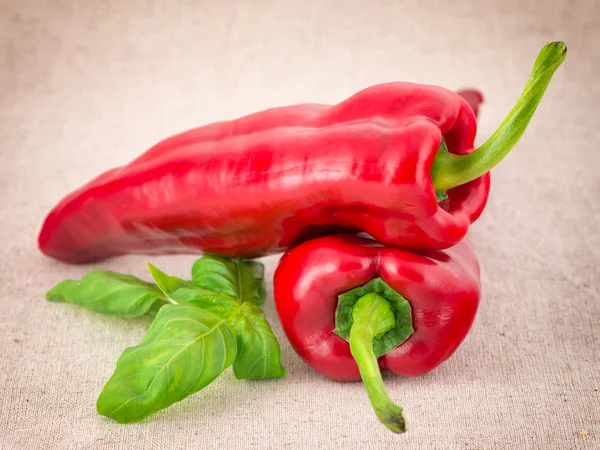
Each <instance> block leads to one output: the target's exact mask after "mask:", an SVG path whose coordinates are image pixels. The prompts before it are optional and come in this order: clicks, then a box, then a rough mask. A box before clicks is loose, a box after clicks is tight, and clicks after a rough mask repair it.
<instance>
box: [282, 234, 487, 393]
mask: <svg viewBox="0 0 600 450" xmlns="http://www.w3.org/2000/svg"><path fill="white" fill-rule="evenodd" d="M377 277H381V278H382V279H383V281H384V282H386V283H387V284H388V285H389V286H390V287H391V288H393V289H394V290H395V291H396V292H398V293H399V294H401V295H402V296H403V297H404V298H406V299H407V300H408V302H409V303H410V306H411V309H412V314H411V315H412V322H413V328H414V332H413V334H412V335H410V337H409V338H408V339H407V340H406V341H404V342H403V343H402V344H400V345H399V346H398V347H396V348H395V349H393V350H391V351H390V352H388V353H386V354H385V355H383V356H381V357H380V358H379V359H378V362H379V367H380V368H381V369H382V370H389V371H391V372H393V373H395V374H398V375H403V376H417V375H423V374H425V373H427V372H429V371H431V370H433V369H434V368H435V367H437V366H438V365H439V364H441V363H442V362H444V361H445V360H446V359H448V358H449V357H450V356H451V355H452V354H453V353H454V351H455V350H456V349H457V348H458V346H459V345H460V344H461V342H462V341H463V340H464V338H465V337H466V335H467V333H468V331H469V329H470V327H471V325H472V323H473V320H474V318H475V314H476V312H477V308H478V305H479V298H480V276H479V264H478V262H477V259H476V257H475V254H474V253H473V250H472V248H471V246H470V244H469V243H468V241H467V240H466V239H464V240H462V241H461V242H460V243H459V244H457V245H456V246H454V247H452V248H449V249H446V250H443V251H426V252H421V253H412V252H409V251H407V250H401V249H395V248H388V247H384V246H382V245H380V244H378V243H376V242H375V241H373V240H372V239H368V238H363V237H360V236H354V235H337V236H336V235H332V236H326V237H321V238H317V239H313V240H310V241H307V242H305V243H303V244H302V245H300V246H298V247H295V248H293V249H291V250H290V251H288V252H287V253H285V254H284V256H283V257H282V258H281V261H280V263H279V265H278V267H277V270H276V271H275V276H274V295H275V304H276V307H277V313H278V315H279V318H280V321H281V325H282V327H283V330H284V332H285V334H286V336H287V337H288V339H289V341H290V343H291V345H292V347H293V348H294V350H295V351H296V353H297V354H298V355H299V356H300V357H301V358H302V359H303V360H304V361H306V362H307V363H308V364H309V365H310V366H311V367H312V368H313V369H315V370H316V371H317V372H319V373H321V374H323V375H325V376H326V377H328V378H331V379H333V380H339V381H355V380H360V379H361V375H360V373H359V368H358V366H357V363H356V361H355V359H354V357H353V355H352V353H351V351H350V345H349V344H348V342H347V341H346V340H344V339H342V338H341V337H340V336H338V335H337V334H335V333H334V332H333V330H334V328H335V311H336V307H337V305H338V295H340V294H343V293H345V292H347V291H350V290H352V289H354V288H356V287H358V286H361V285H364V284H365V283H367V282H369V281H370V280H372V279H374V278H377Z"/></svg>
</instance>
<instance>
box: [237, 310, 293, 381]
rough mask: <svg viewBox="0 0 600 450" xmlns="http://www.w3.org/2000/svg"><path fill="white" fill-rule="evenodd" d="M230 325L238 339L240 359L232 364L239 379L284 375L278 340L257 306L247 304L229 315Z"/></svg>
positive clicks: (238, 355)
mask: <svg viewBox="0 0 600 450" xmlns="http://www.w3.org/2000/svg"><path fill="white" fill-rule="evenodd" d="M229 324H230V325H231V328H232V329H233V332H234V333H235V338H236V342H237V358H236V360H235V362H234V363H233V374H234V375H235V377H236V378H237V379H240V380H242V379H246V380H261V379H264V378H280V377H283V376H285V369H284V368H283V366H282V365H281V350H280V348H279V342H277V338H276V337H275V335H274V334H273V330H272V329H271V327H270V326H269V322H268V321H267V319H266V318H265V317H264V315H263V313H262V311H261V310H260V308H259V307H258V306H255V305H253V304H252V303H249V302H246V303H244V304H243V305H242V307H241V308H240V313H239V314H235V315H233V316H231V317H230V319H229Z"/></svg>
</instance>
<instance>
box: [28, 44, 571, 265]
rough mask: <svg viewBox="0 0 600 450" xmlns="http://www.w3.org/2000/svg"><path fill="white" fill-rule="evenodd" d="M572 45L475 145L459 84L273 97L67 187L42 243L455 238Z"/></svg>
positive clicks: (172, 245) (250, 246)
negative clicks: (346, 235)
mask: <svg viewBox="0 0 600 450" xmlns="http://www.w3.org/2000/svg"><path fill="white" fill-rule="evenodd" d="M565 54H566V47H565V46H564V44H562V43H552V44H548V45H547V46H546V47H544V48H543V49H542V51H541V52H540V56H539V57H538V60H537V61H536V64H535V66H534V71H533V73H532V76H531V79H530V82H529V83H528V85H527V86H526V88H525V91H524V92H523V95H522V96H521V98H520V100H519V102H518V103H517V106H515V108H514V109H513V111H512V112H511V113H510V114H509V116H508V118H507V120H506V121H505V123H504V124H503V125H502V126H501V128H500V129H499V131H498V132H496V134H494V136H492V138H491V139H490V140H488V142H486V143H485V144H484V145H483V146H482V147H481V148H480V149H478V150H476V151H473V150H474V149H473V140H474V138H475V133H476V122H475V116H474V114H473V111H472V109H471V108H470V107H469V105H468V103H467V102H466V100H464V99H463V98H462V97H460V96H459V95H458V94H456V93H453V92H450V91H448V90H446V89H443V88H439V87H433V86H425V85H417V84H411V83H387V84H382V85H377V86H373V87H370V88H368V89H365V90H363V91H361V92H359V93H358V94H356V95H354V96H352V97H350V98H349V99H347V100H346V101H344V102H342V103H340V104H338V105H334V106H325V105H298V106H293V107H284V108H278V109H277V108H276V109H272V110H268V111H265V112H262V113H257V114H254V115H251V116H247V117H244V118H241V119H238V120H235V121H231V122H221V123H218V124H213V125H209V126H207V127H202V128H200V129H198V130H192V131H189V132H187V133H184V134H181V135H178V136H175V137H174V138H171V139H169V140H166V141H164V142H162V143H159V144H158V145H157V146H155V147H154V148H152V149H150V150H149V151H148V152H147V153H146V154H145V155H142V156H141V157H140V158H138V159H137V160H135V161H133V162H132V163H130V164H128V165H126V166H124V167H121V168H117V169H113V170H111V171H109V172H106V173H105V174H103V175H101V176H99V177H98V178H96V179H95V180H93V181H91V182H90V183H88V184H87V185H85V186H83V187H82V188H80V189H78V190H77V191H75V192H73V193H72V194H70V195H69V196H67V197H66V198H65V199H63V200H62V201H61V202H60V203H59V204H58V205H57V206H56V207H55V208H54V209H53V210H52V211H51V212H50V214H49V215H48V217H47V218H46V220H45V223H44V225H43V227H42V230H41V232H40V235H39V239H38V242H39V247H40V249H41V250H42V252H44V253H45V254H47V255H49V256H52V257H55V258H57V259H60V260H63V261H66V262H72V263H84V262H91V261H97V260H100V259H103V258H107V257H112V256H118V255H123V254H127V253H146V254H164V253H198V252H202V251H205V252H212V253H218V254H222V255H228V256H243V257H255V256H260V255H263V254H267V253H273V252H279V251H283V250H285V249H287V248H289V247H290V246H293V245H295V244H297V243H299V242H301V241H303V240H306V239H307V238H310V237H314V236H316V235H319V234H323V233H329V232H332V231H333V229H334V228H336V227H341V228H350V229H358V230H362V231H366V232H368V233H369V234H371V235H372V236H374V237H375V238H377V239H378V240H379V241H381V242H382V243H385V244H386V245H390V246H397V247H404V248H412V249H439V248H445V247H449V246H452V245H454V244H456V243H457V242H458V241H460V240H461V239H462V238H463V237H464V236H465V234H466V232H467V229H468V227H469V224H470V223H472V222H473V221H475V220H476V219H477V218H478V217H479V215H480V213H481V211H482V210H483V208H484V206H485V203H486V200H487V195H488V190H489V177H488V175H487V172H488V171H489V170H490V169H491V167H493V165H495V164H497V163H498V162H499V160H500V159H501V158H502V157H504V155H505V154H506V153H507V152H508V151H510V149H511V148H512V147H513V146H514V145H515V143H516V142H517V140H518V139H519V138H520V136H521V135H522V134H523V132H524V129H525V126H526V125H527V123H528V121H529V120H530V119H531V116H532V115H533V112H534V111H535V108H536V107H537V105H538V103H539V101H540V99H541V96H542V94H543V92H544V90H545V88H546V86H547V84H548V83H549V81H550V78H551V76H552V74H553V72H554V71H555V70H556V68H557V67H558V66H559V65H560V63H561V62H562V60H563V59H564V56H565ZM467 154H469V155H467ZM446 196H447V197H448V198H447V199H445V200H442V201H438V200H439V199H443V198H445V197H446Z"/></svg>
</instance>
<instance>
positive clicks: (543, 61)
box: [431, 42, 567, 191]
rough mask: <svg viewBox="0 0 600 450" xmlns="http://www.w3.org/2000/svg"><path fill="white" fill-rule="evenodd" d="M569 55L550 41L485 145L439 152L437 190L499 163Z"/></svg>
mask: <svg viewBox="0 0 600 450" xmlns="http://www.w3.org/2000/svg"><path fill="white" fill-rule="evenodd" d="M566 56H567V46H566V45H565V44H564V43H563V42H551V43H549V44H546V45H545V46H544V47H543V48H542V50H541V51H540V53H539V55H538V57H537V59H536V61H535V64H534V65H533V70H532V72H531V75H530V77H529V81H528V82H527V85H525V89H524V90H523V93H522V94H521V97H520V98H519V100H518V101H517V104H516V105H515V107H514V108H513V109H512V111H511V112H510V113H509V114H508V116H507V117H506V119H504V122H502V124H501V125H500V127H499V128H498V129H497V130H496V132H495V133H494V134H493V135H492V137H490V138H489V139H488V140H487V142H486V143H485V144H483V145H482V146H481V147H479V148H478V149H477V150H475V151H474V152H472V153H470V154H468V155H454V154H451V153H449V152H447V151H443V150H442V151H438V153H437V155H436V158H435V160H434V162H433V166H432V168H431V178H432V180H433V186H434V187H435V189H436V191H446V190H448V189H452V188H453V187H456V186H460V185H462V184H465V183H467V182H469V181H471V180H474V179H475V178H478V177H480V176H481V175H483V174H485V173H486V172H488V171H489V170H491V169H492V168H493V167H494V166H495V165H496V164H498V163H499V162H500V161H501V160H502V159H503V158H504V157H505V156H506V155H507V154H508V152H510V151H511V150H512V148H513V147H514V146H515V145H516V143H517V142H518V141H519V139H520V138H521V136H523V133H524V132H525V129H526V128H527V125H528V124H529V121H530V120H531V118H532V117H533V113H534V112H535V110H536V108H537V106H538V105H539V103H540V100H541V99H542V96H543V95H544V92H545V91H546V88H547V87H548V84H549V83H550V80H551V79H552V75H553V74H554V72H555V71H556V69H558V67H559V66H560V65H561V63H562V62H563V61H564V59H565V57H566Z"/></svg>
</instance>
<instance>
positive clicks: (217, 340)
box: [96, 305, 236, 423]
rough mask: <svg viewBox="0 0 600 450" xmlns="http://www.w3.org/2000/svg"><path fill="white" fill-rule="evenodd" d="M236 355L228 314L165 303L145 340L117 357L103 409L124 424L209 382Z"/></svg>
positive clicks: (99, 405)
mask: <svg viewBox="0 0 600 450" xmlns="http://www.w3.org/2000/svg"><path fill="white" fill-rule="evenodd" d="M235 356H236V342H235V337H234V336H233V334H232V332H231V329H230V328H229V326H228V325H227V323H226V322H225V319H224V318H221V317H217V316H214V315H213V314H210V313H209V312H207V311H203V310H200V309H198V308H193V307H188V306H181V305H166V306H164V307H162V308H161V309H160V311H159V312H158V315H157V316H156V319H154V322H153V323H152V325H151V326H150V328H149V329H148V333H147V334H146V336H145V337H144V338H143V339H142V340H141V342H140V343H139V344H138V345H136V346H135V347H129V348H128V349H126V350H125V351H124V352H123V354H122V355H121V357H120V358H119V360H118V361H117V368H116V370H115V373H114V374H113V375H112V376H111V377H110V379H109V380H108V382H107V383H106V385H105V386H104V389H103V390H102V393H101V394H100V397H99V398H98V402H97V405H96V407H97V410H98V413H99V414H102V415H103V416H106V417H110V418H111V419H113V420H115V421H117V422H119V423H129V422H138V421H140V420H142V419H144V418H146V417H148V416H149V415H151V414H154V413H155V412H157V411H159V410H161V409H164V408H166V407H168V406H170V405H172V404H173V403H175V402H178V401H180V400H183V399H184V398H186V397H187V396H189V395H191V394H193V393H195V392H197V391H199V390H200V389H202V388H204V387H205V386H207V385H208V384H210V383H211V382H212V381H214V380H215V379H216V378H217V377H218V376H219V375H220V374H221V373H222V372H223V371H224V370H225V369H226V368H227V367H229V366H230V365H231V364H232V363H233V361H234V360H235Z"/></svg>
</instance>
